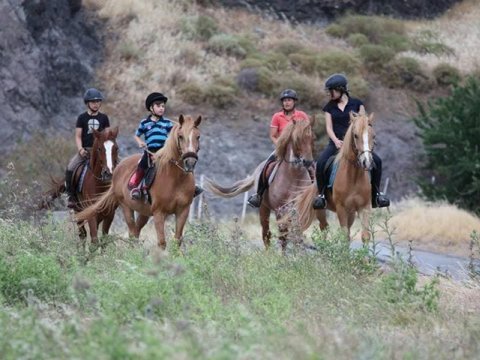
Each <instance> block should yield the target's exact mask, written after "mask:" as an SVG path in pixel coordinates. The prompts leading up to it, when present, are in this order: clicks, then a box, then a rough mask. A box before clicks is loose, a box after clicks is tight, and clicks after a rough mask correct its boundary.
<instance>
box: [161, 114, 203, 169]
mask: <svg viewBox="0 0 480 360" xmlns="http://www.w3.org/2000/svg"><path fill="white" fill-rule="evenodd" d="M193 127H195V122H194V120H193V118H192V117H191V116H190V115H187V116H185V117H184V122H183V124H182V125H180V124H175V126H174V127H173V128H172V130H171V131H170V134H169V135H168V137H167V140H166V141H165V145H164V146H163V148H161V149H160V150H158V151H157V152H156V153H155V156H154V161H155V165H156V166H157V167H158V168H162V167H164V166H166V165H168V163H169V162H170V160H171V159H177V158H178V157H179V156H180V152H179V151H178V146H177V136H178V131H179V130H180V128H184V129H185V134H188V133H189V132H190V130H191V128H193Z"/></svg>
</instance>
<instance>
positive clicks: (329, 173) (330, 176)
mask: <svg viewBox="0 0 480 360" xmlns="http://www.w3.org/2000/svg"><path fill="white" fill-rule="evenodd" d="M335 156H336V155H332V156H330V157H329V158H328V160H327V163H326V164H325V169H324V172H323V176H324V179H327V181H326V185H327V188H328V189H332V188H333V183H334V182H335V177H336V176H337V170H338V162H337V163H336V162H335ZM368 173H369V176H371V172H370V171H369V172H368Z"/></svg>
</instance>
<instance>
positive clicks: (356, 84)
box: [348, 76, 369, 99]
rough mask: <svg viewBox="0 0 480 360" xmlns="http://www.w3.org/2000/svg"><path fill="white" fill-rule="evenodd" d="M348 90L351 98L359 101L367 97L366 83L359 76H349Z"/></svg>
mask: <svg viewBox="0 0 480 360" xmlns="http://www.w3.org/2000/svg"><path fill="white" fill-rule="evenodd" d="M348 88H349V90H350V93H351V94H352V96H355V97H358V98H360V99H366V98H367V97H368V93H369V89H368V83H367V81H366V80H365V79H364V78H362V77H361V76H351V77H350V78H349V79H348Z"/></svg>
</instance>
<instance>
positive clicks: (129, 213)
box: [122, 205, 138, 239]
mask: <svg viewBox="0 0 480 360" xmlns="http://www.w3.org/2000/svg"><path fill="white" fill-rule="evenodd" d="M122 210H123V216H124V217H125V222H126V223H127V226H128V236H129V237H135V238H137V239H138V233H137V228H136V226H135V217H134V212H133V210H132V209H130V208H129V207H128V206H127V205H122Z"/></svg>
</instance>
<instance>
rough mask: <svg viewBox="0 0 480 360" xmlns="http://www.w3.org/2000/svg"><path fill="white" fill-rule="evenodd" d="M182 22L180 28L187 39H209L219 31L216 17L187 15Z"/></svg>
mask: <svg viewBox="0 0 480 360" xmlns="http://www.w3.org/2000/svg"><path fill="white" fill-rule="evenodd" d="M180 24H181V28H180V29H181V31H182V33H183V34H184V35H185V37H186V38H187V39H193V40H200V41H208V40H209V39H210V38H211V37H212V36H214V35H215V34H217V33H218V32H219V29H218V25H217V22H216V21H215V19H214V18H212V17H210V16H206V15H200V16H195V17H186V18H184V19H182V21H181V23H180Z"/></svg>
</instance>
